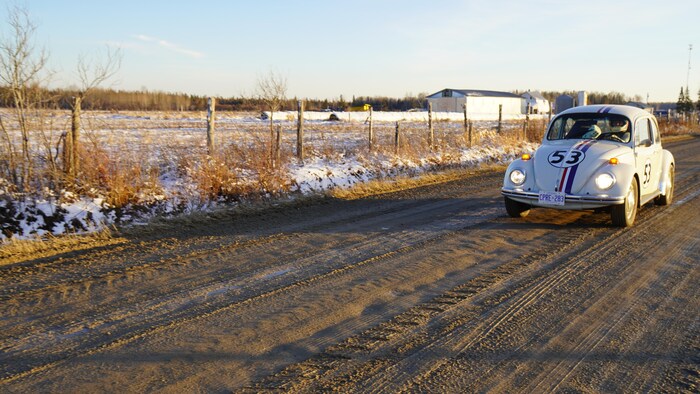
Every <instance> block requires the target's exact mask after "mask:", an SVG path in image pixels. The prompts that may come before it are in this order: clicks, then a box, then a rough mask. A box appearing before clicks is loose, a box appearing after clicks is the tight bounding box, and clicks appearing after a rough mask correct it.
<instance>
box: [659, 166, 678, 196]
mask: <svg viewBox="0 0 700 394" xmlns="http://www.w3.org/2000/svg"><path fill="white" fill-rule="evenodd" d="M673 177H674V170H673V166H670V167H669V169H668V185H666V193H664V194H662V195H660V196H659V197H657V198H656V200H654V202H655V203H656V205H671V202H672V201H673V189H674V187H675V185H676V180H675V179H674V178H673Z"/></svg>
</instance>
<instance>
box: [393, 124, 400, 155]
mask: <svg viewBox="0 0 700 394" xmlns="http://www.w3.org/2000/svg"><path fill="white" fill-rule="evenodd" d="M399 138H400V137H399V122H396V133H395V134H394V154H395V155H398V154H399V142H400V141H399Z"/></svg>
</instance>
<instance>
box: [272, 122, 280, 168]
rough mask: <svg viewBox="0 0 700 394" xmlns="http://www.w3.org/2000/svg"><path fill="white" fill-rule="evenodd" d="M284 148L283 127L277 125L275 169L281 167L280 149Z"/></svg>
mask: <svg viewBox="0 0 700 394" xmlns="http://www.w3.org/2000/svg"><path fill="white" fill-rule="evenodd" d="M281 146H282V125H277V139H276V141H275V164H274V165H273V167H274V168H279V167H280V150H281V149H280V148H281Z"/></svg>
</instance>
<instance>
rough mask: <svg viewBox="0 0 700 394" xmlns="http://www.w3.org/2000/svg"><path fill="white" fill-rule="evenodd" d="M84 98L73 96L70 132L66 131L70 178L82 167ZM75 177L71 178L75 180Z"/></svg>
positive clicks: (68, 173)
mask: <svg viewBox="0 0 700 394" xmlns="http://www.w3.org/2000/svg"><path fill="white" fill-rule="evenodd" d="M81 105H82V100H81V98H80V96H78V97H73V103H72V108H71V128H70V132H69V133H66V141H65V145H64V148H63V149H64V152H63V158H64V160H65V163H63V164H64V171H65V172H66V175H68V176H69V177H70V178H75V176H76V175H77V174H78V171H79V169H80V156H79V155H78V150H79V149H80V112H81ZM73 181H74V179H71V182H73Z"/></svg>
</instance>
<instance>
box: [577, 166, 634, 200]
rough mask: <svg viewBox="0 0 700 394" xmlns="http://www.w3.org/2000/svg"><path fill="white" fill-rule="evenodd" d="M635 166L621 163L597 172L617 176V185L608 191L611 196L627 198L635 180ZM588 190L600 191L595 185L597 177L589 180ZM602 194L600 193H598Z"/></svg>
mask: <svg viewBox="0 0 700 394" xmlns="http://www.w3.org/2000/svg"><path fill="white" fill-rule="evenodd" d="M635 171H636V169H635V166H634V165H632V164H630V163H619V164H616V165H608V166H606V167H605V168H601V169H600V170H598V171H597V172H596V175H597V174H600V173H602V172H610V173H611V174H613V176H615V185H614V186H613V187H612V188H611V189H610V190H609V191H608V194H609V195H610V196H625V195H626V194H627V191H628V190H629V187H630V185H631V184H632V180H633V179H634V178H635V175H636V173H635ZM586 189H587V190H598V189H597V188H596V185H595V175H594V176H593V177H591V178H590V179H589V180H588V184H587V185H586ZM598 193H600V192H598Z"/></svg>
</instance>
